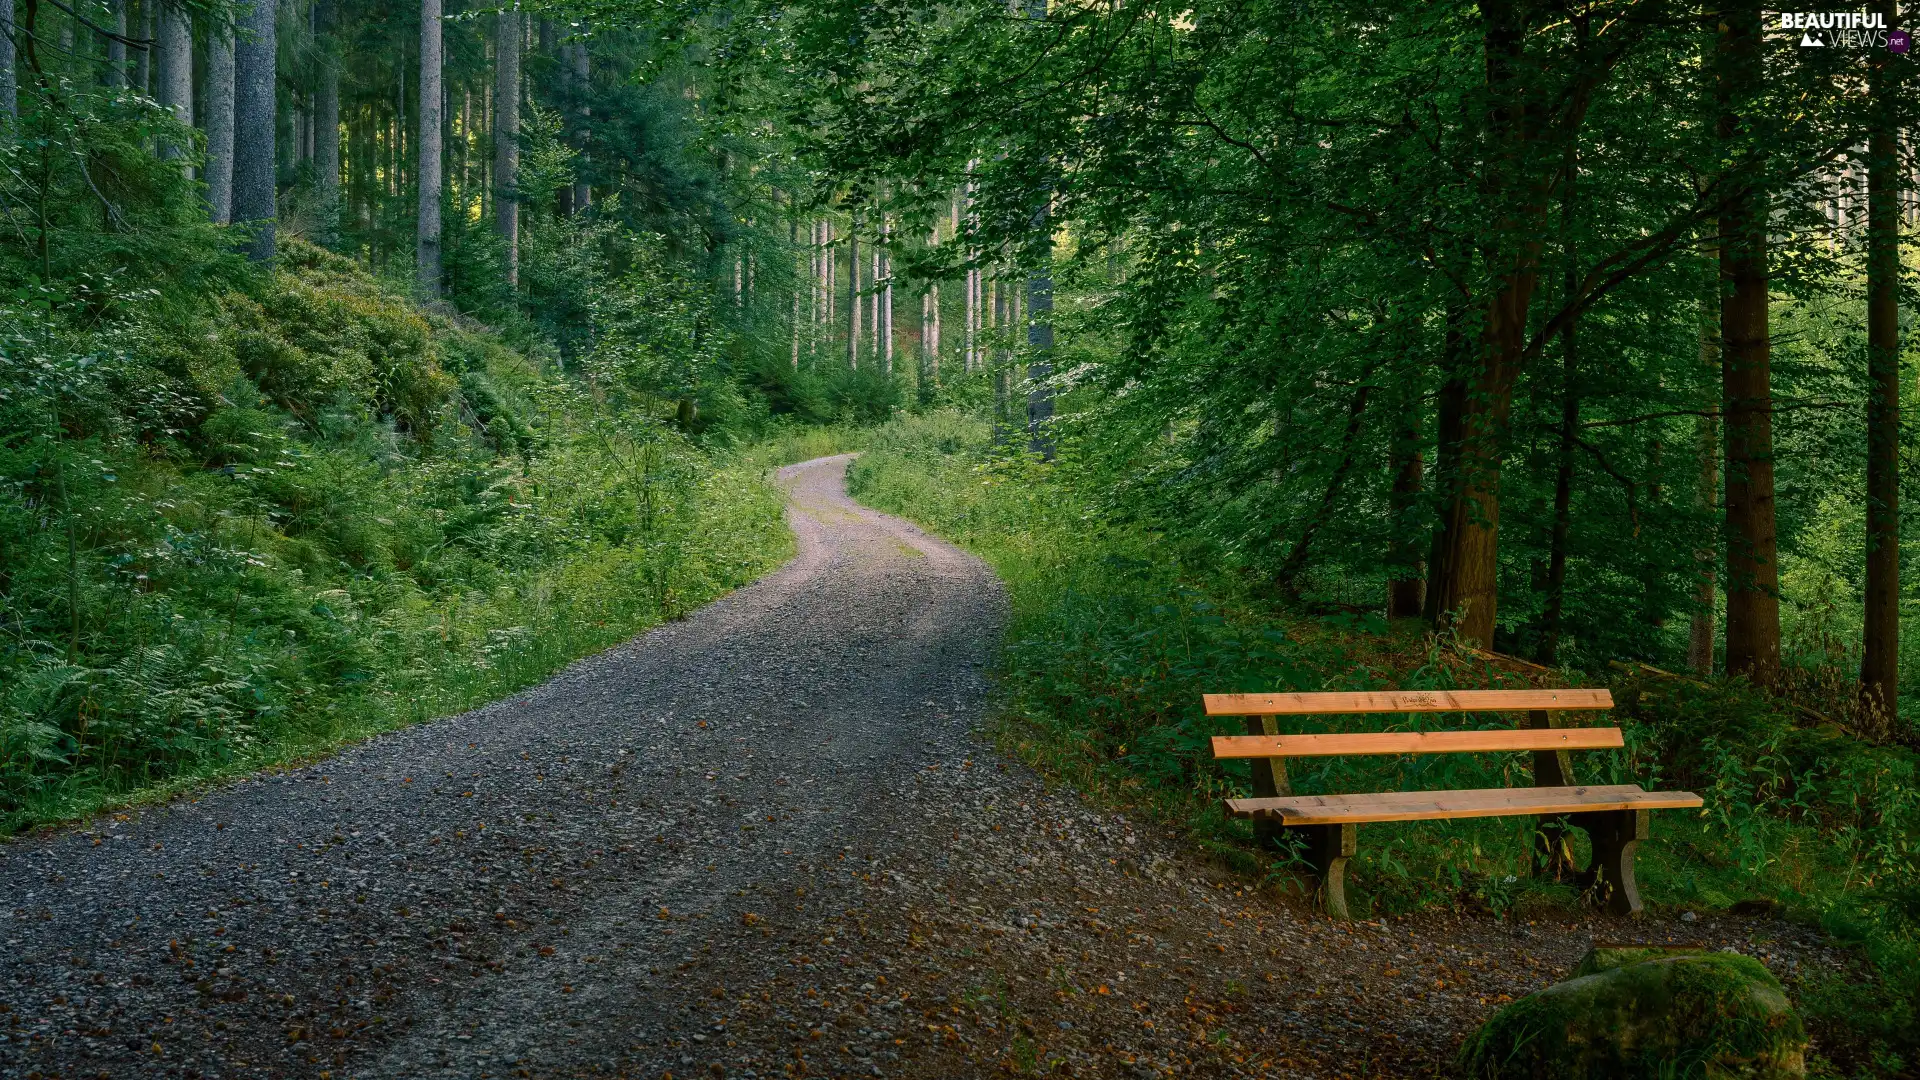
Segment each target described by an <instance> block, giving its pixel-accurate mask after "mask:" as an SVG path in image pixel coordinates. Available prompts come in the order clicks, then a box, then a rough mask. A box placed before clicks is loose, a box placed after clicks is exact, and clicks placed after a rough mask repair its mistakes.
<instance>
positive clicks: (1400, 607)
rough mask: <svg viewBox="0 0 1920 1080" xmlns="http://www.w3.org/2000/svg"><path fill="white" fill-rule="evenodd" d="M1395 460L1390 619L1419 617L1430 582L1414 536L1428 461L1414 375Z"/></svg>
mask: <svg viewBox="0 0 1920 1080" xmlns="http://www.w3.org/2000/svg"><path fill="white" fill-rule="evenodd" d="M1392 459H1393V460H1392V467H1393V488H1392V490H1391V491H1390V492H1388V494H1387V529H1388V535H1389V541H1388V543H1389V551H1388V564H1389V566H1390V567H1391V570H1392V574H1393V576H1392V577H1391V578H1390V579H1389V580H1388V581H1387V618H1389V619H1412V618H1419V617H1420V613H1421V611H1422V610H1423V609H1424V608H1425V607H1426V592H1427V583H1426V578H1425V576H1424V575H1423V574H1422V573H1421V570H1422V566H1421V555H1420V547H1419V544H1418V543H1417V542H1415V541H1414V539H1413V537H1414V531H1413V530H1414V521H1413V517H1414V514H1415V513H1416V512H1418V510H1419V508H1420V491H1421V485H1422V481H1423V480H1424V478H1425V475H1426V462H1425V460H1423V458H1422V455H1421V446H1420V395H1419V391H1418V389H1417V387H1416V386H1415V385H1414V380H1412V379H1411V378H1410V379H1408V380H1407V386H1406V387H1405V388H1404V389H1403V390H1402V392H1401V394H1400V416H1399V418H1398V420H1397V422H1396V423H1395V426H1394V432H1393V449H1392Z"/></svg>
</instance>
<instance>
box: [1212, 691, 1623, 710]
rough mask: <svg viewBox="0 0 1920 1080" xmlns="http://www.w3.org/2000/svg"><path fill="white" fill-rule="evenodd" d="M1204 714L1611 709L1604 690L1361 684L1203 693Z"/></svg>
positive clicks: (1609, 695)
mask: <svg viewBox="0 0 1920 1080" xmlns="http://www.w3.org/2000/svg"><path fill="white" fill-rule="evenodd" d="M1202 697H1203V698H1204V700H1205V701H1206V704H1207V715H1208V716H1312V715H1340V714H1345V713H1433V712H1532V711H1536V710H1546V711H1550V712H1558V711H1562V710H1569V709H1611V708H1613V693H1612V692H1611V691H1608V690H1365V691H1354V692H1347V691H1338V692H1327V693H1312V694H1204V695H1202Z"/></svg>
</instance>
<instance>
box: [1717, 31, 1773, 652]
mask: <svg viewBox="0 0 1920 1080" xmlns="http://www.w3.org/2000/svg"><path fill="white" fill-rule="evenodd" d="M1721 18H1722V23H1721V27H1720V39H1719V42H1718V48H1717V54H1718V55H1717V57H1716V59H1717V60H1718V65H1717V66H1718V68H1719V71H1718V73H1717V74H1718V80H1717V89H1718V92H1719V97H1720V106H1721V116H1720V121H1719V131H1720V136H1721V138H1722V139H1725V140H1727V141H1728V142H1729V143H1732V142H1734V141H1735V140H1736V139H1737V138H1738V139H1744V138H1747V137H1750V136H1751V137H1761V138H1763V137H1764V136H1763V135H1760V133H1759V132H1757V131H1750V130H1749V125H1748V121H1747V120H1746V119H1745V118H1743V117H1742V116H1741V115H1740V113H1739V112H1738V110H1739V109H1742V108H1745V107H1748V105H1747V103H1748V101H1749V100H1750V99H1751V97H1752V95H1753V93H1754V90H1755V84H1756V82H1757V81H1758V79H1759V77H1760V37H1761V13H1760V9H1759V8H1758V7H1755V6H1752V5H1750V4H1743V5H1741V6H1739V7H1736V8H1733V9H1730V10H1728V11H1726V12H1724V13H1723V14H1722V16H1721ZM1751 152H1757V147H1756V148H1755V149H1754V150H1753V151H1751ZM1740 179H1742V178H1738V177H1736V178H1735V180H1736V181H1738V180H1740ZM1766 219H1767V199H1766V197H1765V195H1764V193H1761V192H1757V191H1752V190H1748V191H1745V192H1744V193H1740V194H1736V195H1735V196H1734V198H1733V199H1732V201H1731V202H1730V203H1729V204H1728V206H1727V210H1726V213H1725V214H1724V216H1722V217H1721V219H1720V235H1721V247H1720V277H1721V292H1720V294H1721V302H1720V338H1721V349H1720V356H1721V397H1722V401H1723V405H1722V412H1723V414H1724V415H1725V417H1726V455H1727V457H1726V501H1727V583H1726V589H1727V630H1726V638H1727V671H1728V673H1729V674H1738V675H1745V676H1747V677H1749V678H1751V679H1752V680H1753V681H1754V682H1755V683H1758V684H1759V685H1762V686H1772V685H1773V684H1774V683H1775V682H1776V681H1777V680H1778V678H1779V673H1780V570H1779V561H1778V553H1777V539H1776V536H1775V532H1774V490H1773V488H1774V485H1773V390H1772V383H1771V370H1770V369H1771V363H1772V353H1771V346H1770V343H1769V341H1768V336H1767V335H1768V323H1767V299H1768V297H1767V231H1766Z"/></svg>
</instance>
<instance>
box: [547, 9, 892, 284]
mask: <svg viewBox="0 0 1920 1080" xmlns="http://www.w3.org/2000/svg"><path fill="white" fill-rule="evenodd" d="M568 64H569V68H568V70H569V71H570V72H571V73H572V77H573V90H574V93H575V94H577V95H579V97H578V99H577V100H578V102H579V105H578V108H579V114H578V115H579V120H578V121H577V122H578V125H579V126H578V127H577V128H576V129H575V131H576V140H577V145H578V146H579V148H580V165H581V170H580V171H579V172H578V173H576V174H575V180H574V182H573V212H574V213H576V214H577V213H579V212H581V211H582V210H585V209H586V208H587V207H589V206H591V205H593V184H592V182H591V181H589V180H588V178H587V171H586V166H587V164H588V163H589V161H590V160H591V159H590V158H589V157H588V154H589V152H590V151H591V147H592V143H593V109H592V107H591V106H589V105H588V104H587V101H588V98H589V97H590V95H591V94H592V91H593V62H592V59H591V58H590V57H589V56H588V55H587V43H586V40H585V39H584V38H583V39H581V40H579V41H576V42H574V43H573V47H572V48H571V49H570V50H569V51H568ZM855 276H858V275H855Z"/></svg>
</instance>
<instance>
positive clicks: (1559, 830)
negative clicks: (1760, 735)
mask: <svg viewBox="0 0 1920 1080" xmlns="http://www.w3.org/2000/svg"><path fill="white" fill-rule="evenodd" d="M1279 720H1280V718H1279V717H1278V716H1274V715H1266V716H1247V717H1245V724H1246V731H1247V734H1249V735H1278V734H1279V733H1280V724H1279ZM1527 726H1528V727H1533V728H1549V727H1559V726H1561V725H1560V724H1559V723H1557V722H1556V720H1555V718H1554V717H1552V716H1551V714H1549V713H1546V712H1541V711H1533V712H1529V713H1528V714H1527ZM1249 764H1250V765H1251V766H1252V771H1253V795H1254V797H1255V798H1278V797H1283V796H1287V795H1291V794H1293V785H1292V784H1291V783H1289V782H1288V778H1287V762H1286V759H1285V758H1283V757H1270V758H1252V759H1251V760H1250V761H1249ZM1533 782H1534V785H1535V786H1536V787H1573V786H1575V785H1576V784H1577V781H1576V780H1575V779H1574V772H1573V758H1572V755H1570V754H1569V753H1568V752H1567V751H1565V750H1536V751H1534V752H1533ZM1651 816H1652V815H1651V814H1650V813H1649V812H1648V811H1646V810H1601V811H1594V812H1591V813H1583V814H1556V815H1553V816H1550V817H1543V818H1541V819H1540V822H1539V825H1538V827H1537V830H1536V832H1535V835H1534V849H1533V866H1534V872H1535V873H1536V874H1539V875H1542V876H1552V877H1554V878H1556V879H1559V880H1571V881H1573V882H1575V883H1577V884H1578V885H1579V886H1580V887H1581V889H1582V890H1584V891H1585V892H1586V893H1587V894H1588V896H1589V897H1590V898H1591V899H1592V900H1593V901H1594V902H1595V903H1597V904H1599V905H1600V906H1601V907H1603V908H1605V909H1606V910H1607V912H1608V913H1610V914H1613V915H1639V914H1640V913H1641V910H1642V905H1641V902H1640V889H1639V886H1638V885H1637V884H1636V883H1635V881H1634V879H1633V857H1634V853H1635V851H1636V850H1637V849H1638V848H1639V846H1640V841H1642V840H1645V839H1646V838H1647V827H1648V822H1649V819H1650V817H1651ZM1356 829H1357V826H1355V825H1286V824H1283V823H1282V822H1281V820H1280V819H1279V818H1278V817H1277V816H1275V817H1261V818H1255V819H1254V822H1253V830H1254V837H1255V839H1256V841H1257V842H1258V843H1259V845H1260V847H1262V848H1267V849H1271V848H1275V847H1289V846H1291V845H1293V844H1295V843H1298V844H1300V845H1301V852H1300V853H1301V856H1302V858H1303V859H1304V860H1305V861H1306V863H1307V865H1308V867H1310V868H1311V869H1312V870H1313V872H1314V873H1315V874H1316V875H1318V876H1319V878H1320V883H1321V884H1320V896H1321V899H1322V900H1323V902H1324V904H1325V907H1326V912H1327V914H1328V915H1330V916H1332V917H1334V918H1336V919H1347V918H1350V917H1351V916H1349V915H1348V913H1347V860H1349V859H1351V858H1352V857H1353V854H1354V851H1355V844H1356V840H1357V837H1356V834H1355V830H1356ZM1570 829H1580V830H1582V831H1584V832H1585V833H1586V834H1587V837H1588V839H1590V840H1591V841H1592V845H1593V858H1592V860H1591V862H1590V863H1589V864H1588V866H1587V868H1586V869H1585V870H1578V869H1576V868H1575V867H1574V865H1573V852H1572V847H1571V844H1570V843H1569V842H1568V841H1569V837H1568V836H1567V833H1568V830H1570Z"/></svg>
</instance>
